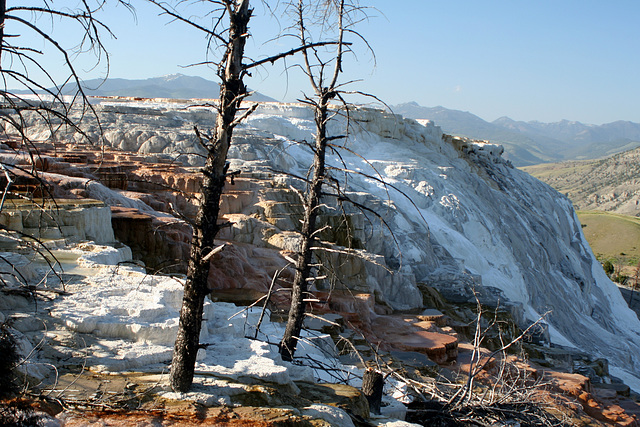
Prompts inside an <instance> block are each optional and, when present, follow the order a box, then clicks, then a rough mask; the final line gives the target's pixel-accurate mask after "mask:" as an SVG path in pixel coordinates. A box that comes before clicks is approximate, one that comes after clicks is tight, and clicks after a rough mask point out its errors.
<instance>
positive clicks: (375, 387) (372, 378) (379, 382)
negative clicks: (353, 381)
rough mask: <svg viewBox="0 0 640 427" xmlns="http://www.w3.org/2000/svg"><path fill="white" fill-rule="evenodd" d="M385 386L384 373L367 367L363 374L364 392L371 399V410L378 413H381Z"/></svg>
mask: <svg viewBox="0 0 640 427" xmlns="http://www.w3.org/2000/svg"><path fill="white" fill-rule="evenodd" d="M383 387H384V377H383V376H382V373H381V372H379V371H376V370H375V369H372V368H367V369H366V370H365V371H364V375H363V376H362V394H364V397H366V398H367V400H368V401H369V411H370V412H372V413H374V414H376V415H380V404H381V403H382V390H383Z"/></svg>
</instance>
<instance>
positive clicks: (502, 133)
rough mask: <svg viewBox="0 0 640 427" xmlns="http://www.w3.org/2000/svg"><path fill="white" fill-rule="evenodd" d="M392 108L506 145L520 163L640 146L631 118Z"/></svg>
mask: <svg viewBox="0 0 640 427" xmlns="http://www.w3.org/2000/svg"><path fill="white" fill-rule="evenodd" d="M392 108H393V111H394V112H396V113H398V114H402V115H403V116H405V117H408V118H413V119H429V120H433V121H435V122H436V123H437V124H438V125H439V126H441V127H442V129H443V131H444V132H446V133H451V134H454V135H461V136H467V137H469V138H474V139H487V140H490V141H491V142H495V143H499V144H502V145H504V147H505V157H506V158H508V159H510V160H511V161H512V162H513V163H514V164H515V165H516V166H529V165H533V164H537V163H544V162H559V161H562V160H578V159H595V158H599V157H603V156H607V155H611V154H615V153H619V152H622V151H626V150H629V149H633V148H635V147H638V146H640V124H638V123H634V122H629V121H622V120H620V121H615V122H612V123H605V124H603V125H593V124H585V123H581V122H577V121H569V120H561V121H559V122H553V123H543V122H539V121H529V122H524V121H516V120H513V119H511V118H509V117H500V118H498V119H496V120H494V121H493V122H487V121H485V120H483V119H481V118H480V117H478V116H476V115H474V114H472V113H469V112H463V111H459V110H450V109H447V108H444V107H441V106H438V107H433V108H429V107H423V106H420V105H418V104H417V103H415V102H409V103H405V104H399V105H396V106H393V107H392Z"/></svg>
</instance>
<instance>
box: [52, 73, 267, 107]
mask: <svg viewBox="0 0 640 427" xmlns="http://www.w3.org/2000/svg"><path fill="white" fill-rule="evenodd" d="M83 88H84V90H85V93H86V94H87V95H89V96H133V97H140V98H175V99H192V98H217V97H218V94H219V93H220V86H219V85H218V83H216V82H213V81H211V80H207V79H204V78H202V77H196V76H185V75H184V74H171V75H168V76H162V77H153V78H150V79H143V80H129V79H115V78H109V79H107V80H102V79H91V80H85V81H84V82H83ZM76 91H77V86H76V85H75V84H68V85H66V86H65V87H64V90H63V93H64V94H65V95H66V94H73V93H75V92H76ZM249 99H250V100H251V101H255V102H272V101H275V99H273V98H269V97H268V96H265V95H262V94H261V93H258V92H255V93H254V94H252V95H251V97H250V98H249Z"/></svg>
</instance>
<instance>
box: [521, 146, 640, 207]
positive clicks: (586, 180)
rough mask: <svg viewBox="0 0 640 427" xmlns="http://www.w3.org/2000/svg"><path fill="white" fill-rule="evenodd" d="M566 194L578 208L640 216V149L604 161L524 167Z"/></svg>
mask: <svg viewBox="0 0 640 427" xmlns="http://www.w3.org/2000/svg"><path fill="white" fill-rule="evenodd" d="M522 170H524V171H525V172H528V173H529V174H531V175H533V176H534V177H536V178H538V179H539V180H541V181H544V182H546V183H547V184H549V185H550V186H552V187H553V188H555V189H556V190H558V191H559V192H561V193H563V194H566V195H567V196H568V197H569V199H571V201H572V202H573V205H574V206H575V207H576V209H579V210H585V211H591V210H600V211H608V212H615V213H619V214H625V215H633V216H640V149H637V148H636V149H634V150H630V151H626V152H624V153H620V154H616V155H614V156H611V157H607V158H604V159H600V160H583V161H571V162H562V163H543V164H539V165H535V166H528V167H523V168H522Z"/></svg>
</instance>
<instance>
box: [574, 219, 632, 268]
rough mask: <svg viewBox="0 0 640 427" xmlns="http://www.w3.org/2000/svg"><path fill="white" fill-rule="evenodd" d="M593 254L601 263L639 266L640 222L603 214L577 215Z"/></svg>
mask: <svg viewBox="0 0 640 427" xmlns="http://www.w3.org/2000/svg"><path fill="white" fill-rule="evenodd" d="M577 213H578V218H579V219H580V222H581V223H582V227H583V228H582V231H583V232H584V235H585V237H586V238H587V241H588V242H589V245H591V249H592V250H593V253H594V254H596V256H597V257H598V259H599V260H601V261H604V260H607V259H614V260H618V261H620V262H621V263H624V264H627V265H636V264H637V263H638V260H640V249H639V248H640V218H637V217H633V216H628V215H620V214H614V213H610V212H602V211H578V212H577Z"/></svg>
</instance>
